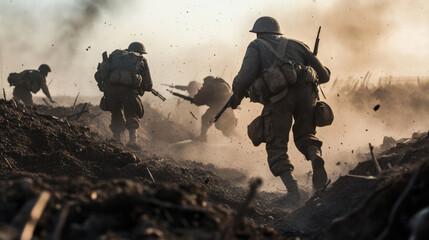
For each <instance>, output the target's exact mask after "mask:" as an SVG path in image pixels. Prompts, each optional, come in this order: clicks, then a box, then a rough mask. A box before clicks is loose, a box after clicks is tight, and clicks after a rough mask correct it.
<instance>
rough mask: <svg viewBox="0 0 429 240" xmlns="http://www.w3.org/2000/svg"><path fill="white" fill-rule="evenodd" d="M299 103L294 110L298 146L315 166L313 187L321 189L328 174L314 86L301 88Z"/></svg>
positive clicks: (295, 135) (294, 128)
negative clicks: (320, 135) (318, 135)
mask: <svg viewBox="0 0 429 240" xmlns="http://www.w3.org/2000/svg"><path fill="white" fill-rule="evenodd" d="M299 96H300V97H299V101H298V102H299V104H297V106H296V108H295V111H294V118H295V124H294V126H293V135H294V140H295V144H296V147H297V148H298V150H299V151H300V152H301V153H303V154H304V155H305V157H306V158H307V160H310V161H311V165H312V167H313V187H314V188H315V189H316V190H321V189H322V188H323V187H324V186H325V184H326V182H327V181H328V176H327V173H326V170H325V167H324V165H325V164H324V160H323V158H322V157H321V146H322V142H321V141H320V140H319V139H318V138H317V137H316V126H315V125H314V121H313V119H314V107H315V106H316V101H317V96H316V93H315V91H314V89H313V87H312V86H306V87H304V88H302V89H300V94H299Z"/></svg>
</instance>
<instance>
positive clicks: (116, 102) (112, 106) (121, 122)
mask: <svg viewBox="0 0 429 240" xmlns="http://www.w3.org/2000/svg"><path fill="white" fill-rule="evenodd" d="M105 97H106V105H107V107H108V109H109V111H110V112H111V114H112V120H111V122H110V130H111V131H112V133H113V138H114V139H116V140H117V141H119V142H120V141H121V135H122V132H124V130H125V119H124V108H123V106H122V104H121V101H120V98H119V97H118V95H117V94H116V93H115V92H114V91H109V90H108V91H106V93H105Z"/></svg>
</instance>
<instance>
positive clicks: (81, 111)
mask: <svg viewBox="0 0 429 240" xmlns="http://www.w3.org/2000/svg"><path fill="white" fill-rule="evenodd" d="M86 105H88V103H85V105H83V108H82V110H80V113H79V114H78V115H77V117H76V121H77V120H79V118H80V115H82V113H83V111H84V110H85V108H86Z"/></svg>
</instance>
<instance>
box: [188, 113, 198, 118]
mask: <svg viewBox="0 0 429 240" xmlns="http://www.w3.org/2000/svg"><path fill="white" fill-rule="evenodd" d="M189 113H190V114H191V115H192V117H194V118H195V120H198V118H197V117H195V115H194V114H193V113H192V112H191V111H189Z"/></svg>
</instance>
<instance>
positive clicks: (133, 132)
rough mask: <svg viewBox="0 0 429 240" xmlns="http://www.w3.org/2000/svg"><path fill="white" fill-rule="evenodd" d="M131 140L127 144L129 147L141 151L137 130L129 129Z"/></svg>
mask: <svg viewBox="0 0 429 240" xmlns="http://www.w3.org/2000/svg"><path fill="white" fill-rule="evenodd" d="M128 132H129V136H130V140H129V141H128V143H127V147H129V148H133V149H139V148H140V147H139V146H138V145H137V129H128Z"/></svg>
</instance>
